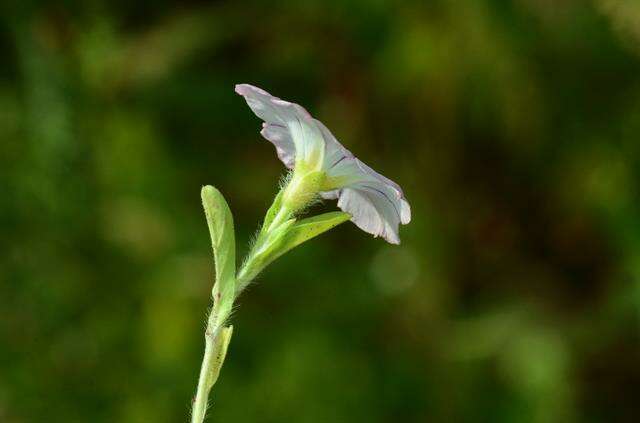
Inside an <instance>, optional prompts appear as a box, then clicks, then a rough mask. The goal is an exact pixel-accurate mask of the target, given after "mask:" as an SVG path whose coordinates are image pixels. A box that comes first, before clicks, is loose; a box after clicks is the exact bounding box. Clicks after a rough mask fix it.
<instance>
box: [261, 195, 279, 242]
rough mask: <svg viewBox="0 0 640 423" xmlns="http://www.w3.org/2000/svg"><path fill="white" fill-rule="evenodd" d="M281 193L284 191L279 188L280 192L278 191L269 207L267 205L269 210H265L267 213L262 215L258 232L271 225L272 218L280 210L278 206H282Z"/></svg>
mask: <svg viewBox="0 0 640 423" xmlns="http://www.w3.org/2000/svg"><path fill="white" fill-rule="evenodd" d="M283 193H284V190H280V192H278V195H276V198H274V199H273V203H272V204H271V207H269V210H267V214H266V215H265V216H264V222H263V223H262V230H261V231H260V234H262V233H263V232H265V231H266V229H267V228H268V227H269V226H271V223H272V222H273V219H274V218H275V217H276V215H277V214H278V212H279V211H280V208H281V207H282V196H283Z"/></svg>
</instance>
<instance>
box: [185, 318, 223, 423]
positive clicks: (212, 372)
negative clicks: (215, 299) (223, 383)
mask: <svg viewBox="0 0 640 423" xmlns="http://www.w3.org/2000/svg"><path fill="white" fill-rule="evenodd" d="M224 321H225V319H223V318H220V316H218V315H217V314H216V313H215V307H214V310H212V312H211V314H210V315H209V319H208V322H207V330H206V332H205V348H204V357H203V358H202V365H201V367H200V377H199V379H198V389H197V391H196V396H195V398H194V400H193V406H192V411H191V423H202V422H203V421H204V418H205V415H206V413H207V406H208V402H209V392H211V388H212V387H213V385H214V384H215V383H216V381H217V380H218V376H219V375H220V369H221V368H222V364H223V362H224V358H225V355H226V353H227V347H228V345H229V341H230V339H231V334H232V332H233V328H232V327H228V328H223V327H222V323H224Z"/></svg>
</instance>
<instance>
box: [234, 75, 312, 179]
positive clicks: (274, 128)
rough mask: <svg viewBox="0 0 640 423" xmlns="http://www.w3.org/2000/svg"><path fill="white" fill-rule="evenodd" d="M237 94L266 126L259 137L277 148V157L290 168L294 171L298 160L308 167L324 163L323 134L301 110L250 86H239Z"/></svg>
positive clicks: (237, 86)
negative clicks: (308, 165)
mask: <svg viewBox="0 0 640 423" xmlns="http://www.w3.org/2000/svg"><path fill="white" fill-rule="evenodd" d="M236 92H237V93H238V94H240V95H241V96H243V97H244V98H245V100H246V101H247V104H248V105H249V107H250V108H251V110H253V113H255V114H256V115H257V116H258V117H259V118H260V119H262V120H263V121H264V122H265V123H264V124H263V128H262V131H261V132H260V133H261V134H262V136H263V137H264V138H266V139H267V140H268V141H270V142H271V143H273V145H275V147H276V150H277V152H278V157H279V158H280V160H282V162H283V163H284V164H285V165H286V166H287V167H288V168H292V167H293V166H294V164H295V162H296V161H298V160H302V161H305V162H307V163H309V162H312V163H315V162H316V161H318V160H319V161H322V158H323V156H324V139H323V136H322V133H321V132H320V128H318V126H317V125H316V121H315V120H314V119H313V118H312V117H311V115H310V114H309V113H308V112H307V111H306V110H305V109H304V108H303V107H302V106H299V105H297V104H295V103H290V102H288V101H284V100H281V99H279V98H278V97H274V96H272V95H271V94H269V93H268V92H266V91H264V90H262V89H260V88H258V87H254V86H253V85H249V84H238V85H236Z"/></svg>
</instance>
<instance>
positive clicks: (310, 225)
mask: <svg viewBox="0 0 640 423" xmlns="http://www.w3.org/2000/svg"><path fill="white" fill-rule="evenodd" d="M349 219H351V215H350V214H349V213H344V212H330V213H324V214H321V215H319V216H314V217H309V218H307V219H302V220H300V221H298V222H296V223H295V224H293V225H292V226H291V227H290V228H289V229H288V230H287V231H285V232H284V233H283V234H282V235H280V236H279V238H280V239H279V240H278V241H277V242H276V243H275V244H276V246H275V248H274V252H273V255H271V256H270V257H269V262H271V261H273V260H275V259H277V258H278V257H280V256H281V255H283V254H284V253H286V252H287V251H289V250H291V249H292V248H295V247H297V246H298V245H300V244H302V243H303V242H305V241H308V240H310V239H311V238H315V237H316V236H318V235H320V234H323V233H325V232H326V231H328V230H329V229H332V228H335V227H336V226H338V225H339V224H341V223H344V222H346V221H347V220H349ZM266 264H267V263H265V265H266Z"/></svg>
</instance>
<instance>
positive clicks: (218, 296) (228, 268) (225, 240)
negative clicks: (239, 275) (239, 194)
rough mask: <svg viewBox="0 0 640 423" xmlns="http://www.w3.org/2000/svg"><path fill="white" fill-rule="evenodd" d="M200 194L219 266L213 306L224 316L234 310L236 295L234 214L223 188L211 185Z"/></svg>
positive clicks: (216, 262) (214, 255)
mask: <svg viewBox="0 0 640 423" xmlns="http://www.w3.org/2000/svg"><path fill="white" fill-rule="evenodd" d="M201 197H202V205H203V207H204V212H205V215H206V217H207V225H208V226H209V235H210V236H211V246H212V247H213V257H214V260H215V267H216V282H215V284H214V285H213V291H212V294H213V299H214V309H216V311H217V313H218V315H219V316H220V317H221V318H222V319H224V318H226V317H227V316H228V314H229V313H230V312H231V307H232V305H233V300H234V296H235V273H236V251H235V249H236V245H235V244H236V242H235V235H234V232H233V216H232V215H231V210H230V209H229V205H228V204H227V202H226V201H225V199H224V197H223V196H222V194H221V193H220V191H218V190H217V189H215V188H214V187H212V186H211V185H207V186H205V187H202V191H201Z"/></svg>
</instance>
